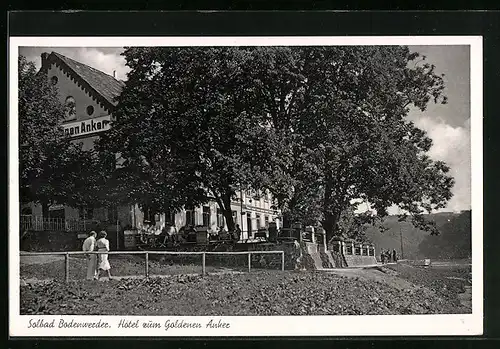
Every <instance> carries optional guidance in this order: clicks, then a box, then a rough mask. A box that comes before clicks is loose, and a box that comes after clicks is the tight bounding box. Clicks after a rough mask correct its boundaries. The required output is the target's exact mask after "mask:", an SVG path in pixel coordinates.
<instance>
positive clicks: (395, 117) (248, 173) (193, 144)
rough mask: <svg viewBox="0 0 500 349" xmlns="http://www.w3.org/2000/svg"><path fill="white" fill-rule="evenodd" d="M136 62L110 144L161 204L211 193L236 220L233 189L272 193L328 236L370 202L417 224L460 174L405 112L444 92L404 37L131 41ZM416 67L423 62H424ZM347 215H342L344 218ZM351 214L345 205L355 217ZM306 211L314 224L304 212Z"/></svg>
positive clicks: (133, 181) (291, 215)
mask: <svg viewBox="0 0 500 349" xmlns="http://www.w3.org/2000/svg"><path fill="white" fill-rule="evenodd" d="M124 56H125V58H126V61H127V65H128V66H129V67H130V68H131V73H130V74H129V79H128V81H127V85H126V87H125V90H124V92H123V94H122V95H121V97H120V99H119V104H118V108H117V110H116V112H115V115H116V116H117V121H116V122H115V123H114V124H113V128H112V131H111V132H109V133H108V135H106V136H105V137H103V143H102V144H103V146H102V149H107V151H108V152H121V155H122V157H123V159H124V162H123V164H122V166H123V167H122V169H120V170H121V173H122V174H123V175H125V174H126V178H129V180H127V182H128V183H127V184H126V185H125V186H131V185H132V186H133V189H135V192H137V196H136V197H135V200H138V201H139V202H143V203H145V202H147V203H148V204H149V205H153V206H155V207H156V209H157V210H159V211H161V210H165V209H166V208H172V207H173V208H179V207H182V206H187V205H195V204H197V203H201V202H206V201H207V200H209V199H211V198H213V199H215V200H216V201H217V203H218V204H219V206H220V207H221V209H222V211H223V213H224V215H225V217H226V220H227V222H228V225H229V227H232V225H233V223H234V222H233V219H232V215H231V211H230V202H231V198H233V197H234V195H235V193H236V191H237V190H238V189H241V188H243V189H246V188H253V189H254V190H259V189H267V190H270V191H271V192H272V194H273V196H274V198H275V200H276V204H277V206H278V207H279V208H280V209H281V210H282V211H283V213H284V216H285V218H287V220H288V221H291V220H301V221H303V222H304V223H311V221H314V220H321V221H322V223H323V226H324V227H325V229H326V231H327V233H328V236H329V237H332V236H333V235H335V234H339V233H340V232H341V230H342V227H341V225H342V223H341V219H342V217H343V214H344V213H345V212H346V211H347V212H349V210H352V206H353V201H354V200H358V201H359V200H361V201H362V202H365V203H368V204H369V205H370V206H371V207H372V208H374V209H375V210H376V213H377V214H376V215H374V216H369V215H366V216H363V217H361V218H362V220H363V221H366V219H367V218H370V217H378V218H381V217H383V216H385V215H386V214H387V209H388V208H389V207H391V206H392V205H397V206H399V207H400V208H401V209H403V212H405V214H409V215H411V216H412V217H413V222H414V223H415V224H416V225H419V226H420V227H424V228H426V229H430V230H432V229H433V227H432V225H430V224H428V223H427V222H425V221H424V220H423V213H425V212H429V211H432V210H434V209H439V208H441V207H444V206H445V205H446V202H447V200H448V199H449V198H450V197H451V191H450V190H451V187H452V185H453V179H452V178H451V177H449V176H448V175H447V172H448V167H447V166H446V165H445V164H444V163H442V162H436V161H433V160H431V159H430V158H429V157H428V156H427V155H426V154H427V152H428V151H429V149H430V147H431V145H432V140H431V139H429V138H428V137H427V135H426V133H425V132H424V131H422V130H420V129H418V128H417V127H416V126H415V125H414V124H413V123H412V122H409V121H408V120H407V118H406V116H407V115H408V112H409V107H410V106H414V107H416V108H419V109H420V110H422V111H424V110H425V108H426V106H427V104H428V103H429V102H431V101H434V102H443V103H444V102H446V99H445V97H444V96H443V95H442V92H443V89H444V84H443V79H442V77H440V76H437V75H436V74H435V73H434V67H433V66H431V65H429V64H427V63H425V62H420V63H419V62H418V60H419V55H418V54H416V53H411V52H410V51H409V50H408V48H407V47H401V46H391V47H381V46H365V47H354V46H353V47H298V48H290V47H253V48H161V47H155V48H128V49H126V51H125V53H124ZM415 63H416V64H415ZM344 216H346V215H345V214H344ZM347 216H348V215H347ZM308 221H309V222H308Z"/></svg>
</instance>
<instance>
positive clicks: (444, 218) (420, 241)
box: [366, 211, 470, 259]
mask: <svg viewBox="0 0 500 349" xmlns="http://www.w3.org/2000/svg"><path fill="white" fill-rule="evenodd" d="M465 212H469V214H470V211H465ZM461 215H462V213H454V212H441V213H434V214H430V215H427V216H426V218H427V219H430V220H433V221H434V222H436V226H437V228H438V229H439V231H440V235H439V236H431V235H430V233H429V232H426V231H422V230H420V229H417V228H415V227H414V226H413V225H412V224H411V222H409V221H408V222H398V217H397V216H388V217H386V218H385V220H384V222H383V223H382V224H383V225H384V227H386V228H387V229H388V230H387V231H385V232H380V230H379V229H378V228H376V227H373V226H371V227H368V229H367V231H366V237H367V238H368V239H369V240H371V241H372V242H373V243H374V244H375V246H376V248H377V251H380V249H390V250H392V249H395V250H396V251H397V252H398V254H399V255H401V239H400V231H401V233H402V235H403V257H404V258H408V259H415V258H417V259H419V258H424V257H427V258H453V257H443V256H438V255H439V253H436V251H441V250H443V248H442V247H439V246H445V245H446V246H454V245H455V243H454V242H451V241H454V238H455V240H457V241H458V240H460V239H458V237H459V236H463V235H465V237H464V239H465V240H467V237H466V235H467V233H466V231H467V229H469V230H470V224H469V225H468V226H467V224H464V223H463V222H458V221H457V223H456V224H455V225H453V226H450V222H454V221H456V220H457V219H458V218H459V217H460V216H461ZM458 226H461V227H462V229H458V230H457V227H458ZM467 227H468V228H467ZM450 229H451V230H455V231H456V233H455V234H450ZM452 235H453V237H452ZM445 236H446V238H445ZM469 238H470V233H469ZM464 239H462V240H464ZM424 241H425V242H424ZM460 244H462V245H463V242H461V243H460ZM462 249H464V248H462ZM465 249H466V248H465ZM452 254H453V253H448V254H447V255H452ZM455 258H462V257H455Z"/></svg>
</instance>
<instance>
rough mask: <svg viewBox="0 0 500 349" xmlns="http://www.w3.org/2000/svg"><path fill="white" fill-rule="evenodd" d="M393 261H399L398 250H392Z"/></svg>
mask: <svg viewBox="0 0 500 349" xmlns="http://www.w3.org/2000/svg"><path fill="white" fill-rule="evenodd" d="M392 261H393V262H394V263H396V262H397V261H398V255H397V253H396V250H394V249H393V250H392Z"/></svg>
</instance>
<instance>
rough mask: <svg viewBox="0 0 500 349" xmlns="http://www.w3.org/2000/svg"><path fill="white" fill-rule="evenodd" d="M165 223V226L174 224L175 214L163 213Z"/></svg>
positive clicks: (172, 212)
mask: <svg viewBox="0 0 500 349" xmlns="http://www.w3.org/2000/svg"><path fill="white" fill-rule="evenodd" d="M165 223H166V224H175V212H174V211H167V212H165Z"/></svg>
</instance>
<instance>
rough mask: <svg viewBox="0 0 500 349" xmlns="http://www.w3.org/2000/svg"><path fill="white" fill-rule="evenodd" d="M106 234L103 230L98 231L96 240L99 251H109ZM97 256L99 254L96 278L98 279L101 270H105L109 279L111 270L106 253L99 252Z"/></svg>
mask: <svg viewBox="0 0 500 349" xmlns="http://www.w3.org/2000/svg"><path fill="white" fill-rule="evenodd" d="M106 236H107V234H106V232H105V231H101V232H100V233H99V240H97V241H96V247H97V251H99V252H108V251H109V240H108V239H106ZM98 256H99V263H98V266H97V279H99V275H100V273H101V270H105V271H106V272H107V273H108V278H109V279H111V272H110V269H111V266H110V265H109V261H108V254H107V253H103V254H99V255H98Z"/></svg>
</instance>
